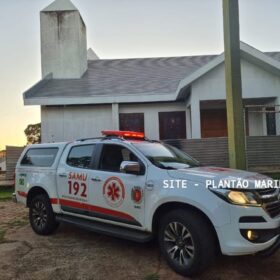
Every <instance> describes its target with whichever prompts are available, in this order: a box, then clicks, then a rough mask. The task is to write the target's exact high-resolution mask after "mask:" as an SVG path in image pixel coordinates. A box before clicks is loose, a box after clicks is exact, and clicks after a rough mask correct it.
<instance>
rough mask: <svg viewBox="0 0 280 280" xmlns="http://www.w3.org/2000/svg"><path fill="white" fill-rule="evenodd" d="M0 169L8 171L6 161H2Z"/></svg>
mask: <svg viewBox="0 0 280 280" xmlns="http://www.w3.org/2000/svg"><path fill="white" fill-rule="evenodd" d="M0 170H1V171H6V161H2V162H0Z"/></svg>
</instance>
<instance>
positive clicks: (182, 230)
mask: <svg viewBox="0 0 280 280" xmlns="http://www.w3.org/2000/svg"><path fill="white" fill-rule="evenodd" d="M164 243H165V248H166V251H167V253H168V255H169V257H170V258H171V260H172V261H174V262H176V263H177V264H179V265H180V266H186V265H188V264H190V262H191V261H192V260H193V258H194V255H195V247H194V242H193V238H192V235H191V233H190V232H189V230H188V229H187V228H186V227H185V226H184V225H183V224H181V223H179V222H171V223H169V224H168V225H167V227H166V229H165V231H164Z"/></svg>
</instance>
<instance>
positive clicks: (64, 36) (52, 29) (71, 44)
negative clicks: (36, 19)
mask: <svg viewBox="0 0 280 280" xmlns="http://www.w3.org/2000/svg"><path fill="white" fill-rule="evenodd" d="M40 18H41V59H42V76H43V78H44V77H45V76H46V75H48V74H50V73H52V75H53V78H54V79H78V78H81V77H82V75H83V74H84V73H85V71H86V70H87V35H86V26H85V24H84V21H83V19H82V17H81V15H80V12H79V10H78V9H77V8H76V7H75V6H74V5H73V3H72V2H71V1H70V0H56V1H54V2H53V3H52V4H50V5H49V6H48V7H47V8H45V9H44V10H42V11H41V13H40Z"/></svg>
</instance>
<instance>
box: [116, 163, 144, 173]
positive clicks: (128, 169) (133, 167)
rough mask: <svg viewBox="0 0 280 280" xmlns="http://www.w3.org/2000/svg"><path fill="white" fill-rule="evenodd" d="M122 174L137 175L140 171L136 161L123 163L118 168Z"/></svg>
mask: <svg viewBox="0 0 280 280" xmlns="http://www.w3.org/2000/svg"><path fill="white" fill-rule="evenodd" d="M120 171H121V172H122V173H128V174H136V175H137V174H139V173H140V171H141V167H140V164H139V163H138V162H137V161H123V162H122V163H121V166H120Z"/></svg>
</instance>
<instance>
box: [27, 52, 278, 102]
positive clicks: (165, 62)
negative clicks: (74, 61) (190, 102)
mask: <svg viewBox="0 0 280 280" xmlns="http://www.w3.org/2000/svg"><path fill="white" fill-rule="evenodd" d="M265 54H267V55H268V56H270V57H271V58H273V59H275V60H278V61H280V52H269V53H265ZM215 57H217V56H216V55H203V56H186V57H161V58H136V59H100V60H90V61H88V70H87V72H86V73H85V74H84V76H83V77H82V78H81V79H68V80H67V79H61V80H55V79H50V80H48V81H47V82H44V83H43V84H42V85H41V86H40V87H37V88H36V89H35V90H29V91H27V92H26V93H25V99H31V98H37V97H39V98H40V97H50V98H52V97H66V98H67V97H90V96H121V95H139V94H141V93H142V94H143V93H146V94H149V93H150V94H155V93H160V94H170V93H174V92H175V91H176V89H177V87H178V85H179V83H180V81H181V80H182V79H184V78H186V77H187V76H189V75H190V74H192V73H193V72H195V71H196V70H198V69H199V68H201V67H202V66H203V65H205V64H207V63H208V62H210V61H211V60H212V59H214V58H215Z"/></svg>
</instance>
